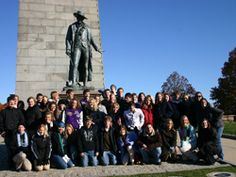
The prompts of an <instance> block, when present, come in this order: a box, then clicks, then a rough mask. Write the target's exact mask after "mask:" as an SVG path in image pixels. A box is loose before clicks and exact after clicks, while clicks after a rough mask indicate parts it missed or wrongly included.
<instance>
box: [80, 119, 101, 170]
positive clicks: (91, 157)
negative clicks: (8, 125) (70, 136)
mask: <svg viewBox="0 0 236 177" xmlns="http://www.w3.org/2000/svg"><path fill="white" fill-rule="evenodd" d="M92 120H93V118H92V117H91V116H86V118H85V120H84V126H83V127H82V128H81V129H80V130H79V137H78V152H79V155H80V158H81V165H82V166H83V167H87V166H88V165H89V163H90V164H91V165H92V166H97V164H98V162H97V156H98V155H99V152H98V149H99V142H98V138H97V130H96V126H94V125H93V122H92Z"/></svg>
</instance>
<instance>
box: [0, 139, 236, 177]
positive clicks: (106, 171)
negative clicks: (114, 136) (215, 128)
mask: <svg viewBox="0 0 236 177" xmlns="http://www.w3.org/2000/svg"><path fill="white" fill-rule="evenodd" d="M2 141H3V139H2V138H0V170H1V172H0V177H17V176H25V177H31V176H32V177H34V176H35V177H44V176H45V177H46V176H47V177H49V176H55V177H67V176H68V177H69V176H70V177H71V176H72V177H73V176H83V177H84V176H85V177H87V176H88V177H90V176H115V175H135V174H150V173H163V172H174V171H183V170H194V169H205V168H215V167H222V166H225V165H222V164H219V163H215V165H211V166H206V165H187V164H169V163H162V164H161V165H160V166H158V165H133V166H123V165H122V166H119V165H116V166H107V167H104V166H98V167H87V168H82V167H74V168H71V169H67V170H56V169H50V170H49V171H43V172H14V171H9V170H6V169H7V166H6V157H7V156H6V148H5V146H4V145H3V144H2ZM223 143H224V144H226V145H225V151H226V152H227V153H225V157H226V158H227V159H226V160H230V159H228V158H229V157H230V156H235V155H234V154H235V153H234V152H236V141H235V140H234V141H232V142H231V140H228V139H224V140H223ZM228 149H229V153H228ZM230 154H231V155H230ZM232 160H235V159H232ZM232 162H233V161H232Z"/></svg>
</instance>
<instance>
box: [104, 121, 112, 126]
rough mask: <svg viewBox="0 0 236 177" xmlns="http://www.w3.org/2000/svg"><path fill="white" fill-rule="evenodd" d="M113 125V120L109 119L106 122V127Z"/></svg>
mask: <svg viewBox="0 0 236 177" xmlns="http://www.w3.org/2000/svg"><path fill="white" fill-rule="evenodd" d="M111 125H112V122H111V121H110V120H107V121H106V122H105V128H110V127H111Z"/></svg>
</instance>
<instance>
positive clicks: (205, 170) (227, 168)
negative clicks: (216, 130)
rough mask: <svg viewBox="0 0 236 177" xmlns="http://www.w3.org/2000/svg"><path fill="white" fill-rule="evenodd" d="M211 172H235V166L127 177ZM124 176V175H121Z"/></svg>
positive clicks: (199, 175) (193, 175) (192, 175)
mask: <svg viewBox="0 0 236 177" xmlns="http://www.w3.org/2000/svg"><path fill="white" fill-rule="evenodd" d="M211 172H231V173H235V174H236V167H232V166H229V167H220V168H213V169H212V168H211V169H201V170H192V171H181V172H167V173H155V174H140V175H131V176H127V177H143V176H145V177H171V176H173V177H174V176H175V177H177V176H178V177H182V176H183V177H204V176H206V175H207V174H208V173H211ZM122 177H126V176H122Z"/></svg>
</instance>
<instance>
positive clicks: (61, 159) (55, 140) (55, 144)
mask: <svg viewBox="0 0 236 177" xmlns="http://www.w3.org/2000/svg"><path fill="white" fill-rule="evenodd" d="M57 127H58V128H57V131H55V132H53V134H52V156H51V160H52V164H53V165H54V166H55V167H56V168H58V169H66V168H70V167H73V166H74V164H73V162H72V161H71V159H70V158H69V157H68V155H67V148H66V139H65V124H64V123H63V122H58V123H57Z"/></svg>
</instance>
